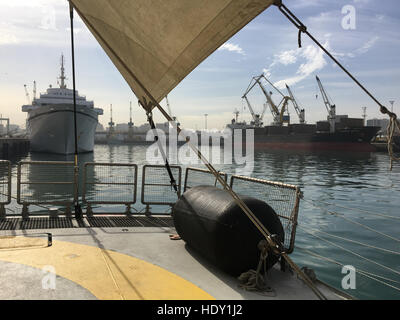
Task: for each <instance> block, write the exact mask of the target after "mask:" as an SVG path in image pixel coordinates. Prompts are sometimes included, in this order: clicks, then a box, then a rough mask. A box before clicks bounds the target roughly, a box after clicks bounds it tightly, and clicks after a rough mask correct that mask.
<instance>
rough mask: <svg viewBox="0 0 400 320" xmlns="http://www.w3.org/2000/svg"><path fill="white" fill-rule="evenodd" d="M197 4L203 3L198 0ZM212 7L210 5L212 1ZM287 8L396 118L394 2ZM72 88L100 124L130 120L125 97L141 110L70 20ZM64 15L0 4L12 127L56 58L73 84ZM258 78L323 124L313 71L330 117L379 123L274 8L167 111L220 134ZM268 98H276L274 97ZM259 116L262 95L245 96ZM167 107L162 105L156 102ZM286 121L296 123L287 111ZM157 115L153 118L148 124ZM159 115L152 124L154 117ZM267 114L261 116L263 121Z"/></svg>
mask: <svg viewBox="0 0 400 320" xmlns="http://www.w3.org/2000/svg"><path fill="white" fill-rule="evenodd" d="M198 1H201V0H198ZM216 1H218V0H216ZM284 2H285V3H286V5H287V6H288V7H289V8H290V9H291V10H292V11H293V12H294V13H295V14H296V15H297V16H298V17H299V18H301V19H302V20H303V21H304V23H305V24H306V25H307V27H308V30H309V31H310V32H311V33H312V34H314V36H315V37H316V38H317V39H319V40H320V41H321V42H322V43H323V44H325V45H326V46H327V47H328V48H329V49H330V50H331V51H332V52H333V53H335V55H336V57H337V58H339V59H340V61H342V62H343V63H344V65H346V66H347V67H349V69H350V70H351V71H352V72H353V73H354V74H355V75H356V76H357V77H358V78H359V79H360V80H361V82H362V83H363V84H365V86H366V87H367V88H368V89H370V91H371V92H372V93H373V94H375V95H376V96H377V97H378V99H380V100H381V101H382V102H383V103H384V104H387V105H389V100H395V101H396V103H395V111H397V112H398V113H400V94H399V86H400V77H399V75H400V56H399V49H400V35H399V32H400V6H399V1H398V0H380V1H378V0H337V1H331V0H286V1H284ZM346 5H351V6H353V7H354V8H355V17H356V20H355V29H344V28H343V26H342V19H343V18H344V17H345V16H346V14H344V13H342V9H343V7H344V6H346ZM75 17H76V19H75V28H76V29H75V32H76V38H75V42H76V51H75V52H76V75H77V89H78V90H79V92H80V93H81V94H84V95H86V96H87V98H88V99H89V100H94V102H95V105H96V106H97V107H101V108H104V116H101V117H100V122H101V123H102V124H104V125H105V124H106V123H107V122H108V121H109V116H110V113H109V105H110V104H111V103H112V104H113V110H114V122H116V123H122V122H128V121H129V101H133V106H134V114H133V121H134V123H135V124H141V123H143V122H144V121H145V115H144V112H143V110H141V109H140V108H139V107H138V106H137V99H136V98H135V97H134V95H133V94H132V93H131V91H130V89H129V87H128V85H127V84H126V83H125V81H124V79H123V78H122V77H121V75H120V74H119V72H118V71H117V69H116V68H115V67H114V65H113V64H112V63H111V61H110V60H109V58H108V57H107V56H106V54H105V53H104V52H103V50H102V49H101V47H100V46H99V45H98V44H97V42H96V40H95V39H94V38H93V36H92V35H91V34H90V32H89V31H88V30H87V28H86V27H85V25H84V24H83V23H82V22H81V21H80V19H79V17H78V16H77V15H75ZM69 32H70V30H69V11H68V4H67V1H66V0H0V97H1V98H0V113H1V114H2V115H3V116H6V117H10V118H11V122H12V123H17V124H20V125H21V124H24V122H25V118H26V114H24V113H22V112H21V106H22V105H23V104H27V99H26V97H25V92H24V84H27V86H28V88H29V93H30V96H31V98H32V87H33V81H34V80H36V82H37V87H38V92H44V91H45V90H46V89H47V88H48V86H49V84H52V85H53V86H56V85H57V77H58V75H59V60H60V55H61V53H64V55H65V57H66V61H67V65H66V70H67V77H68V78H69V80H67V85H68V87H72V81H71V79H70V78H71V62H70V60H71V58H70V57H71V55H70V51H71V49H70V34H69ZM262 72H265V73H266V74H267V75H268V76H269V79H270V80H271V81H272V82H273V83H275V84H276V85H278V86H282V85H284V83H288V84H289V85H290V86H291V88H292V91H293V92H294V94H295V96H296V98H297V99H298V102H299V103H300V104H301V106H302V107H303V108H305V109H306V120H307V121H308V122H309V123H312V122H315V121H317V120H321V119H324V118H326V116H327V111H326V109H325V106H324V105H323V102H322V100H321V95H320V94H319V95H318V99H317V98H316V94H317V84H316V81H315V75H318V76H319V77H320V78H321V80H322V82H323V84H324V86H325V89H326V90H327V92H328V94H329V96H330V97H331V98H332V100H333V102H334V103H335V104H336V106H337V113H338V114H349V115H350V116H354V117H361V115H362V107H367V114H368V118H373V117H380V118H381V117H382V116H381V115H380V114H379V112H378V107H377V106H376V105H375V104H374V103H373V102H372V101H371V100H370V99H369V98H368V97H367V96H366V95H365V94H364V93H363V92H362V91H361V90H360V89H359V88H358V87H356V85H354V84H353V83H352V82H351V81H350V79H348V78H347V76H346V75H345V74H344V73H343V72H342V71H341V70H340V69H339V68H338V67H336V66H334V65H333V63H332V62H331V61H330V60H329V59H328V57H326V56H325V55H323V54H322V52H321V51H320V50H319V49H317V48H316V47H315V46H314V45H313V44H312V43H311V41H310V40H308V38H307V36H303V48H302V49H298V45H297V29H295V27H294V26H293V25H292V24H291V23H290V22H289V21H287V20H286V18H285V17H284V16H283V15H282V14H281V13H280V12H279V10H278V9H277V8H275V7H270V8H269V9H267V10H266V11H265V12H264V13H262V14H261V15H259V16H258V17H257V18H256V19H254V20H253V21H252V22H251V23H250V24H248V25H247V26H246V27H245V28H244V29H243V30H241V31H240V32H239V33H238V34H236V35H235V36H234V37H233V38H232V39H230V40H229V41H228V42H227V43H225V44H224V45H223V46H222V47H221V48H220V49H219V50H218V51H216V52H215V53H214V54H212V55H211V56H210V57H209V58H208V59H207V60H205V61H204V62H203V63H202V64H201V65H200V66H199V67H198V68H197V69H195V70H194V71H193V72H192V73H191V74H190V75H188V76H187V77H186V78H185V79H184V80H183V81H182V83H181V84H180V85H179V86H178V87H176V88H175V89H174V90H173V91H172V92H171V93H170V94H169V101H170V104H171V108H172V112H173V114H174V115H177V116H178V119H179V120H180V122H181V123H182V124H183V126H184V127H191V128H198V129H200V128H203V127H204V114H205V113H207V114H209V116H208V127H209V128H211V127H213V128H218V129H221V128H223V127H224V126H225V124H226V123H228V122H230V120H231V119H232V118H233V112H234V110H235V109H238V110H239V111H240V112H241V118H242V119H246V120H248V119H250V115H249V112H248V110H247V108H245V109H244V108H243V106H244V102H243V101H242V99H241V96H242V95H243V93H244V91H245V90H246V88H247V86H248V84H249V82H250V80H251V78H252V76H255V75H259V74H261V73H262ZM274 96H275V99H276V102H278V101H277V100H278V99H277V95H273V97H274ZM249 98H250V101H251V102H252V104H253V107H254V109H256V110H257V111H258V112H259V111H261V109H262V105H263V103H264V98H263V96H262V93H261V91H260V90H254V92H252V94H251V95H250V96H249ZM161 104H162V105H165V102H164V101H163V102H162V103H161ZM291 114H292V120H293V122H297V117H296V115H295V113H294V110H293V109H292V110H291ZM156 119H157V118H156ZM158 119H160V118H158ZM271 120H272V116H271V114H270V113H269V111H267V113H266V116H265V118H264V123H269V122H271Z"/></svg>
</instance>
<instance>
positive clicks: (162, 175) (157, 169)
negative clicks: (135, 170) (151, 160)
mask: <svg viewBox="0 0 400 320" xmlns="http://www.w3.org/2000/svg"><path fill="white" fill-rule="evenodd" d="M170 168H171V172H172V175H173V176H174V179H175V181H176V185H177V187H178V192H177V193H175V190H174V189H173V188H172V187H171V182H170V178H169V175H168V172H167V169H166V168H165V166H162V165H145V166H143V173H142V196H141V201H142V203H143V204H145V205H146V206H149V205H169V206H173V205H174V204H175V202H176V201H177V200H178V198H179V197H180V195H181V181H182V168H181V167H180V166H170ZM147 211H148V210H146V212H147Z"/></svg>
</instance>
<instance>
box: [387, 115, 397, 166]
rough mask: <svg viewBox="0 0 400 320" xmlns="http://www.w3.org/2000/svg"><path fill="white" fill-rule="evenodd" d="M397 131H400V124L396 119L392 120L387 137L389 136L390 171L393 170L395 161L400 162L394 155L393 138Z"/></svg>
mask: <svg viewBox="0 0 400 320" xmlns="http://www.w3.org/2000/svg"><path fill="white" fill-rule="evenodd" d="M396 129H398V130H399V131H400V123H399V121H396V119H395V118H390V122H389V125H388V128H387V136H388V152H389V157H390V170H392V168H393V161H400V158H396V157H395V156H394V154H393V143H392V142H393V137H394V134H395V132H396Z"/></svg>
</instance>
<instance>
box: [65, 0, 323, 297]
mask: <svg viewBox="0 0 400 320" xmlns="http://www.w3.org/2000/svg"><path fill="white" fill-rule="evenodd" d="M69 1H70V3H72V4H73V1H75V0H69ZM74 7H75V5H74ZM75 10H76V11H77V12H78V14H79V16H80V17H81V18H82V20H83V21H84V22H85V24H86V25H87V26H88V27H89V28H90V29H91V31H92V33H94V34H95V35H96V37H97V38H98V39H99V40H101V41H102V42H103V45H104V46H105V47H107V49H108V50H109V52H110V53H111V54H112V55H113V56H114V57H115V59H116V60H118V62H119V63H120V65H121V66H122V67H123V68H124V69H125V71H126V72H127V73H128V74H129V75H130V76H131V77H132V79H133V80H134V81H135V82H136V83H137V84H138V85H139V86H140V88H141V89H142V90H143V92H144V94H145V95H146V96H147V97H149V99H150V102H149V103H148V104H146V105H142V106H143V107H144V109H145V110H146V112H149V111H151V110H152V109H151V108H153V107H157V108H158V110H160V112H161V113H162V115H163V116H164V117H165V118H166V119H167V120H168V121H170V122H171V123H172V125H173V127H174V129H176V130H177V133H178V134H179V133H180V132H181V129H180V128H179V126H178V125H176V124H175V123H174V121H173V119H172V118H171V116H170V115H169V114H168V113H167V112H166V111H165V110H164V109H163V108H162V107H161V105H160V104H159V103H158V102H157V100H156V99H155V98H154V97H153V95H152V94H151V93H150V92H149V91H148V90H147V88H146V87H145V86H144V85H143V83H142V82H141V81H140V80H139V79H138V78H137V77H136V75H135V74H134V73H133V72H132V70H131V69H130V68H128V67H127V65H126V64H125V62H124V61H123V60H122V59H121V58H120V57H119V55H118V54H117V53H116V52H115V50H114V49H113V47H112V46H110V45H109V43H108V41H106V40H105V39H104V38H103V36H102V35H101V34H100V32H98V30H97V29H96V28H95V27H94V26H93V24H92V23H91V22H90V21H89V20H88V19H87V18H86V17H85V15H83V14H82V12H80V10H79V9H78V8H76V7H75ZM142 99H143V101H141V102H142V103H146V99H145V97H142ZM187 143H188V145H189V146H190V148H191V149H192V150H193V151H194V152H195V153H196V155H197V156H198V157H199V159H200V160H201V161H202V162H203V163H204V165H205V166H206V167H207V168H208V170H209V171H210V172H211V173H212V174H213V175H214V176H215V177H216V178H217V180H218V182H219V183H220V184H221V185H222V186H223V187H224V189H225V190H226V191H227V192H229V194H230V195H231V196H232V198H233V199H234V200H235V202H236V204H237V205H238V206H239V207H240V208H241V209H242V211H243V212H244V213H245V214H246V216H247V217H248V218H249V220H250V221H251V222H252V223H253V224H254V226H255V227H256V228H257V229H258V230H259V231H260V232H261V234H262V235H263V236H264V237H265V239H266V240H267V241H268V243H269V245H270V246H271V247H275V249H276V250H280V249H281V248H282V245H281V244H279V243H276V240H275V241H274V240H273V239H272V238H271V234H270V232H269V231H268V230H267V229H266V228H265V226H264V225H263V224H262V223H261V222H260V221H259V220H258V218H257V217H256V216H255V215H254V213H253V212H252V211H251V210H250V209H249V208H248V206H247V205H246V204H245V203H244V202H243V201H242V200H241V199H240V197H239V196H238V195H237V194H236V193H235V192H234V191H233V190H232V189H231V188H230V187H229V185H228V184H227V183H226V181H225V180H224V179H222V178H221V176H220V174H219V173H218V172H217V171H216V170H215V168H214V167H213V166H212V165H211V164H210V163H209V162H208V160H207V159H206V158H205V157H204V156H203V155H202V154H201V152H200V151H199V150H198V149H197V148H196V147H195V146H194V145H193V144H192V143H191V142H190V141H187ZM279 254H280V255H281V256H282V257H283V258H284V259H285V260H286V261H287V263H288V264H289V265H290V266H291V267H292V269H293V270H294V271H295V272H296V273H297V274H299V276H300V277H301V278H302V279H304V281H305V283H306V284H307V285H308V286H309V287H310V289H311V290H312V291H313V292H314V293H315V294H316V296H317V297H318V298H319V299H323V300H326V297H325V296H324V295H323V294H322V293H321V292H320V291H319V290H318V288H317V287H316V286H315V285H314V284H313V283H312V281H311V280H310V279H309V278H308V277H307V276H306V275H305V274H304V273H303V272H302V271H301V270H300V268H299V267H298V266H297V265H296V264H295V263H294V262H293V261H292V260H291V259H290V258H289V256H288V255H287V253H286V252H284V251H283V250H282V251H281V252H279Z"/></svg>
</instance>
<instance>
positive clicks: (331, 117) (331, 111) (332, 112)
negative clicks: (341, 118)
mask: <svg viewBox="0 0 400 320" xmlns="http://www.w3.org/2000/svg"><path fill="white" fill-rule="evenodd" d="M316 79H317V83H318V86H319V90H320V91H321V94H322V99H323V100H324V104H325V107H326V110H328V121H329V124H330V132H332V133H333V132H335V123H336V106H335V105H334V104H332V103H331V101H330V100H329V97H328V94H327V93H326V91H325V89H324V86H323V85H322V82H321V80H320V79H319V78H318V76H316Z"/></svg>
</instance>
